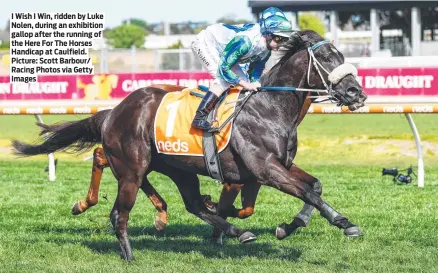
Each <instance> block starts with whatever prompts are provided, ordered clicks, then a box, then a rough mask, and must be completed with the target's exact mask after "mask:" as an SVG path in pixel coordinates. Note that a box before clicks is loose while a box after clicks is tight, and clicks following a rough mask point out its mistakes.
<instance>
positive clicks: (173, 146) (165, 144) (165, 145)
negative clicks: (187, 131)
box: [157, 139, 189, 153]
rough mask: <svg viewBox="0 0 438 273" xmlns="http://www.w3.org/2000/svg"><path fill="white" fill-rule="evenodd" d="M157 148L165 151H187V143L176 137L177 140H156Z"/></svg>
mask: <svg viewBox="0 0 438 273" xmlns="http://www.w3.org/2000/svg"><path fill="white" fill-rule="evenodd" d="M157 144H158V149H159V150H160V151H166V152H176V153H178V152H183V153H187V152H188V151H189V144H188V143H187V142H184V141H181V140H180V139H178V141H175V142H171V141H158V143H157Z"/></svg>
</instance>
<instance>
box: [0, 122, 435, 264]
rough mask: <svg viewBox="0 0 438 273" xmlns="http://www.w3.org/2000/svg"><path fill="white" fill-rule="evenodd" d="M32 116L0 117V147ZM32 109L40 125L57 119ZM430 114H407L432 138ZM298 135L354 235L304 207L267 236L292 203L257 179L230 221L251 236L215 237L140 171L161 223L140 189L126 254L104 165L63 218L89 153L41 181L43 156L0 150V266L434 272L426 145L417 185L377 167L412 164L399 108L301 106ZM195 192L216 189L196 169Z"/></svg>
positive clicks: (163, 184)
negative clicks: (398, 181) (94, 191)
mask: <svg viewBox="0 0 438 273" xmlns="http://www.w3.org/2000/svg"><path fill="white" fill-rule="evenodd" d="M32 118H33V117H31V116H25V117H2V118H0V126H1V127H2V128H5V129H7V130H2V131H1V132H0V140H2V141H3V142H1V141H0V146H1V145H2V144H1V143H4V144H3V145H4V146H7V145H8V139H9V138H12V137H17V138H20V139H25V140H27V141H33V140H34V139H35V136H36V135H35V134H36V132H37V130H36V128H35V127H34V126H33V125H32V124H33V123H34V121H33V120H32ZM43 118H44V120H45V121H48V123H51V122H55V121H57V120H60V119H65V117H59V116H56V117H47V118H46V117H43ZM75 118H76V117H70V119H75ZM437 118H438V116H436V115H415V116H414V119H415V121H416V122H417V126H418V130H419V131H420V133H421V134H422V136H424V137H423V138H426V140H427V141H425V142H427V143H430V144H431V145H432V148H433V147H435V146H434V145H436V144H437V142H438V137H437V136H436V132H437V131H438V130H437V129H438V128H437V127H438V122H437V121H438V120H437ZM434 134H435V135H434ZM299 136H300V143H301V144H300V148H299V152H298V156H297V158H296V163H297V164H299V165H300V166H301V167H302V168H303V169H304V170H307V171H309V172H310V173H312V174H313V175H314V176H316V177H318V178H320V179H321V181H322V183H323V197H324V198H325V200H326V201H327V202H328V203H329V204H331V205H333V206H334V207H335V208H337V209H338V210H339V211H340V212H342V213H343V214H345V215H346V216H347V217H348V218H349V219H350V220H351V221H352V222H354V223H356V224H358V225H359V226H360V227H361V228H362V231H363V232H364V233H365V236H363V237H362V238H357V239H348V238H346V237H345V236H344V235H343V234H342V231H340V230H338V229H337V228H334V227H332V226H330V225H329V224H328V223H327V222H326V220H324V219H323V218H322V217H321V216H319V214H318V213H315V214H314V217H313V219H312V221H311V223H310V226H309V227H307V228H305V229H302V230H301V231H300V232H298V233H297V234H295V235H293V236H291V237H289V238H287V239H285V240H283V241H278V240H277V239H275V236H274V234H273V233H274V230H275V226H276V225H278V224H280V223H282V222H283V221H286V222H288V221H290V220H291V218H292V217H293V215H295V214H296V213H297V212H298V211H299V209H300V208H301V206H302V204H301V202H300V201H299V200H296V199H294V198H292V197H290V196H287V195H285V194H283V193H280V192H278V191H276V190H275V189H271V188H266V187H265V188H262V189H261V193H260V196H259V200H258V204H257V206H256V213H255V215H254V216H253V217H250V218H248V219H246V220H239V219H232V220H231V222H232V223H234V224H236V225H238V226H239V227H241V228H247V229H249V230H251V231H252V232H253V233H255V234H256V235H257V236H258V240H257V241H256V242H254V243H251V244H248V245H240V244H239V243H238V242H237V240H235V239H227V240H226V241H225V244H224V245H223V246H216V245H213V244H211V243H210V242H209V236H210V234H211V227H210V226H208V225H207V224H205V223H203V222H202V221H200V220H199V219H197V218H195V217H194V216H192V215H190V214H189V213H187V212H186V211H185V208H184V205H183V203H182V200H181V197H180V196H179V194H178V192H177V189H176V187H175V185H174V184H172V183H171V182H170V181H169V180H168V179H167V178H165V177H163V176H161V175H158V174H151V175H150V177H149V178H150V181H151V183H152V184H153V185H154V186H155V187H156V189H157V190H158V191H159V192H160V194H161V195H162V196H163V198H164V199H165V200H166V201H167V203H168V205H169V222H170V223H169V226H168V227H167V229H166V230H165V231H164V232H162V233H158V232H156V231H155V230H154V229H153V227H152V222H153V218H154V215H155V211H154V208H153V206H152V205H151V204H150V202H149V200H147V198H146V197H145V196H144V194H143V193H141V192H140V193H139V195H138V198H137V202H136V205H135V207H134V209H133V211H132V213H131V216H130V221H129V233H130V236H131V243H132V246H133V249H134V255H135V256H136V260H135V261H134V262H133V263H131V264H126V263H125V262H123V261H122V260H121V259H120V258H119V246H118V244H117V240H116V238H115V235H114V233H113V231H112V230H111V227H110V224H109V221H108V214H109V212H110V210H111V208H112V205H113V202H114V199H115V197H116V191H117V183H116V181H115V179H114V178H113V176H112V174H111V172H110V171H109V170H106V171H105V173H104V177H103V181H102V185H101V192H100V195H99V198H100V200H99V204H98V205H97V206H96V207H93V208H91V209H90V210H89V211H88V212H86V213H85V214H83V215H79V216H73V215H71V212H70V211H71V205H72V204H73V203H74V202H75V201H76V200H78V199H83V198H84V197H85V195H86V193H87V189H88V184H89V176H90V173H91V171H90V164H91V163H90V162H89V161H85V162H84V161H82V160H80V159H82V158H83V157H84V156H80V157H72V156H61V155H60V154H56V157H58V158H61V159H60V161H59V163H58V172H57V180H56V181H55V182H48V181H47V174H46V173H44V167H45V166H46V162H45V161H46V159H45V157H36V158H34V159H32V158H31V159H25V160H23V159H20V160H16V159H13V158H11V155H10V154H8V153H4V154H3V156H2V158H1V159H0V181H1V182H0V211H1V214H0V265H1V267H0V272H193V271H199V272H254V271H258V272H437V271H438V263H437V260H438V232H437V231H438V228H437V227H436V223H437V220H438V201H437V200H438V199H437V188H438V172H437V164H436V156H437V155H436V154H435V153H433V151H432V150H431V152H430V153H429V154H426V157H425V159H426V166H427V168H426V181H425V188H422V189H420V188H418V187H416V185H415V184H408V185H395V184H394V183H393V182H392V181H391V179H390V178H388V177H383V178H382V177H381V173H380V172H381V168H382V167H393V166H398V167H407V164H413V165H415V162H416V158H415V154H414V155H412V154H410V153H406V154H404V152H403V150H404V149H405V148H406V147H404V146H403V145H406V143H409V142H412V138H411V136H410V129H409V127H408V124H407V122H406V120H404V119H403V117H402V116H398V115H387V116H384V115H366V116H365V115H354V116H353V115H350V116H347V115H344V116H336V115H331V116H323V115H313V116H312V115H309V116H308V117H306V119H305V121H304V122H303V124H302V125H301V126H300V131H299ZM394 140H395V141H396V142H394ZM389 141H393V142H389ZM397 141H401V142H397ZM403 141H407V142H403ZM400 143H401V144H402V146H403V147H401V146H399V145H398V144H400ZM390 144H391V145H392V144H394V145H392V146H391V145H390ZM382 145H383V146H382ZM380 146H381V147H380ZM376 147H380V148H379V149H376ZM400 154H402V155H403V156H400ZM382 164H384V165H382ZM415 182H416V181H414V183H415ZM201 190H202V193H208V194H211V195H212V197H213V199H214V200H217V199H218V196H219V194H220V190H221V187H220V185H217V184H216V183H214V182H213V181H212V180H211V179H207V178H201ZM236 205H239V204H236Z"/></svg>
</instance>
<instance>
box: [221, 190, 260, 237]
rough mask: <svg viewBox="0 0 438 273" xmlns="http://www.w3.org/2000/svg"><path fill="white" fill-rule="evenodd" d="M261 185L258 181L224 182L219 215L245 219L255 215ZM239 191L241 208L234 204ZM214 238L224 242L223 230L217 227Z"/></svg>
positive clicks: (225, 217)
mask: <svg viewBox="0 0 438 273" xmlns="http://www.w3.org/2000/svg"><path fill="white" fill-rule="evenodd" d="M260 186H261V185H260V184H258V183H248V184H245V185H243V184H224V186H223V188H222V193H221V196H220V199H219V203H218V206H217V211H218V215H219V216H220V217H222V218H223V219H225V220H226V219H227V217H233V218H240V219H245V218H248V217H250V216H251V215H253V214H254V207H255V202H256V199H257V195H258V193H259V190H260ZM239 192H241V201H242V208H241V209H237V208H236V207H234V205H233V203H234V201H235V200H236V198H237V195H238V194H239ZM212 239H213V240H214V241H216V242H217V243H222V231H221V230H220V229H218V228H215V229H214V230H213V235H212Z"/></svg>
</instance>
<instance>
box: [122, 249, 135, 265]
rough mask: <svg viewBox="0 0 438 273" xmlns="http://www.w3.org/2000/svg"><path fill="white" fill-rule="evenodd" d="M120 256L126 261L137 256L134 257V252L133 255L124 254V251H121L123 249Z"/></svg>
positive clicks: (130, 260)
mask: <svg viewBox="0 0 438 273" xmlns="http://www.w3.org/2000/svg"><path fill="white" fill-rule="evenodd" d="M120 258H121V259H122V260H125V262H128V263H129V262H132V261H134V260H135V257H134V255H133V254H131V255H124V254H123V252H121V251H120Z"/></svg>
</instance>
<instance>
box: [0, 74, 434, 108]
mask: <svg viewBox="0 0 438 273" xmlns="http://www.w3.org/2000/svg"><path fill="white" fill-rule="evenodd" d="M358 72H359V73H358V81H359V82H360V83H361V85H362V87H363V88H364V91H365V92H366V93H367V94H368V95H369V96H438V67H436V68H435V67H432V68H396V69H393V68H360V69H359V71H358ZM38 80H39V82H37V83H18V84H11V83H9V76H0V100H90V101H92V100H111V99H123V98H124V97H126V96H127V95H128V94H129V93H131V92H132V91H134V90H136V89H138V88H141V87H146V86H149V85H152V84H171V85H180V86H185V87H190V88H193V87H196V86H197V85H205V86H210V83H211V82H212V78H211V76H210V74H208V73H207V72H151V73H115V74H96V75H59V76H57V75H53V76H40V77H38Z"/></svg>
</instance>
